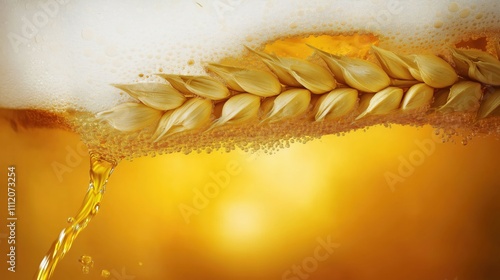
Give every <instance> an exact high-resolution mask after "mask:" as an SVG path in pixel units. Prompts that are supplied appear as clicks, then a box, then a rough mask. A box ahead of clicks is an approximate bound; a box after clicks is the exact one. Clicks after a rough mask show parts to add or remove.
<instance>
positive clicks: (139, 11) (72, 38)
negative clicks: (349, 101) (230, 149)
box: [0, 0, 500, 112]
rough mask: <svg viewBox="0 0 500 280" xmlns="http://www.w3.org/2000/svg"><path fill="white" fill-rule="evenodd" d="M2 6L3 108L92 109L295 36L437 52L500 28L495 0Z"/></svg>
mask: <svg viewBox="0 0 500 280" xmlns="http://www.w3.org/2000/svg"><path fill="white" fill-rule="evenodd" d="M24 2H26V1H24ZM66 2H67V3H66ZM2 6H3V8H2V11H1V12H0V13H1V17H2V19H3V20H2V23H1V25H2V27H1V28H0V33H1V34H0V35H1V37H0V38H2V39H1V40H2V41H1V44H0V47H1V56H2V58H1V60H2V62H3V63H2V66H1V68H0V94H1V95H2V98H1V99H0V107H7V108H38V109H54V108H55V109H64V108H67V107H71V108H75V109H83V110H87V111H90V112H98V111H101V110H104V109H108V108H110V107H112V106H115V105H117V104H119V103H121V102H123V101H125V100H127V99H128V97H126V96H122V95H120V94H119V90H118V89H115V88H113V87H112V86H110V84H112V83H130V82H134V81H139V80H152V79H154V78H153V77H150V75H151V74H153V73H157V72H159V71H160V69H161V70H162V71H163V72H166V73H175V74H204V73H205V72H204V71H203V66H204V64H205V63H206V62H209V61H218V60H220V59H222V58H224V57H227V56H238V55H239V54H241V53H243V52H244V45H247V46H250V47H254V48H258V47H260V46H262V45H263V44H264V43H266V42H268V41H270V40H273V39H276V38H282V37H284V36H287V35H299V34H322V33H348V32H353V31H356V32H363V31H366V32H371V33H374V34H378V35H379V36H380V37H381V46H382V47H388V46H390V49H392V50H395V51H400V52H413V51H414V50H416V49H418V50H420V51H419V52H422V50H426V51H429V52H433V53H439V52H442V51H443V50H445V49H446V47H447V46H450V45H451V44H454V43H456V42H458V41H460V40H462V39H463V38H470V37H471V36H472V35H473V34H474V35H476V36H481V35H484V34H491V32H498V30H499V28H500V3H498V1H495V0H482V1H454V2H447V1H440V2H435V1H430V0H428V1H418V2H417V1H412V2H411V3H408V2H403V1H378V0H372V1H347V0H345V1H335V2H333V3H332V2H331V1H326V0H325V1H284V0H275V1H244V0H236V1H233V0H231V1H229V0H218V1H211V0H205V1H203V0H199V1H174V0H172V1H149V2H148V5H144V3H142V2H140V1H106V2H102V1H62V0H61V1H56V0H47V1H40V2H39V1H29V3H28V4H25V3H23V4H20V3H13V2H11V1H9V2H7V3H3V4H2ZM139 74H142V75H141V77H140V76H139ZM148 77H149V78H148Z"/></svg>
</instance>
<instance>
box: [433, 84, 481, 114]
mask: <svg viewBox="0 0 500 280" xmlns="http://www.w3.org/2000/svg"><path fill="white" fill-rule="evenodd" d="M481 96H482V91H481V84H479V83H476V82H471V81H460V82H458V83H456V84H454V85H453V86H451V88H450V93H449V95H448V98H447V100H446V103H445V104H444V105H443V106H441V107H440V108H439V109H438V111H441V112H471V111H475V110H477V109H478V108H479V100H480V99H481Z"/></svg>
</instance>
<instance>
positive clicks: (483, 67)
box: [451, 49, 500, 86]
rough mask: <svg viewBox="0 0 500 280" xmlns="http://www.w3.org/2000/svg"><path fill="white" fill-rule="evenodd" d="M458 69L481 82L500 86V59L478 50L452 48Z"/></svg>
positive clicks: (464, 74)
mask: <svg viewBox="0 0 500 280" xmlns="http://www.w3.org/2000/svg"><path fill="white" fill-rule="evenodd" d="M451 53H452V55H453V61H454V62H455V65H456V68H457V71H458V72H459V73H460V74H461V75H462V76H464V77H468V78H470V79H473V80H476V81H478V82H481V83H485V84H489V85H494V86H500V61H498V59H496V58H495V57H494V56H492V55H490V54H487V53H484V52H480V51H476V50H458V49H452V50H451Z"/></svg>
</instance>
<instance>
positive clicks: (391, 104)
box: [356, 87, 403, 120]
mask: <svg viewBox="0 0 500 280" xmlns="http://www.w3.org/2000/svg"><path fill="white" fill-rule="evenodd" d="M402 98H403V90H402V89H400V88H397V87H388V88H385V89H383V90H381V91H379V92H377V93H375V94H374V95H373V96H372V98H371V99H370V101H369V104H368V107H367V108H366V109H365V110H364V111H363V112H362V113H361V114H359V116H357V117H356V120H359V119H361V118H363V117H365V116H368V115H385V114H388V113H390V112H392V111H394V110H396V109H397V108H398V107H399V104H400V103H401V99H402Z"/></svg>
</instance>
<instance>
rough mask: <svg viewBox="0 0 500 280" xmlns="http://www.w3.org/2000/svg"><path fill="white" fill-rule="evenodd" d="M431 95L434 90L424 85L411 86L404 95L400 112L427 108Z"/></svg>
mask: <svg viewBox="0 0 500 280" xmlns="http://www.w3.org/2000/svg"><path fill="white" fill-rule="evenodd" d="M433 94H434V89H433V88H431V87H430V86H428V85H426V84H424V83H420V84H416V85H413V86H412V87H410V88H409V89H408V91H407V92H406V93H405V95H404V98H403V102H402V103H401V110H412V109H418V108H422V107H424V106H427V105H429V104H430V103H431V101H432V97H433Z"/></svg>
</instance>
